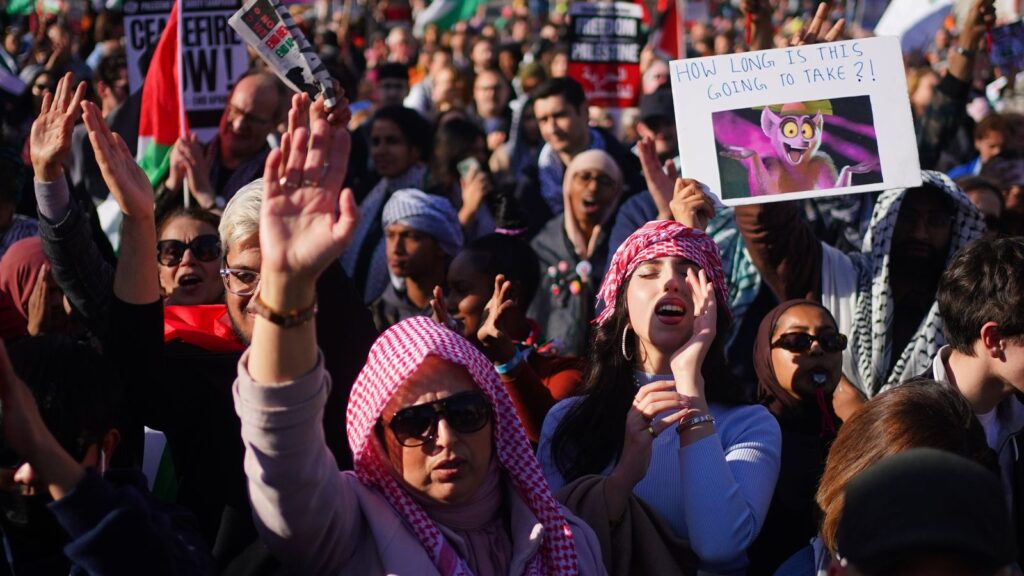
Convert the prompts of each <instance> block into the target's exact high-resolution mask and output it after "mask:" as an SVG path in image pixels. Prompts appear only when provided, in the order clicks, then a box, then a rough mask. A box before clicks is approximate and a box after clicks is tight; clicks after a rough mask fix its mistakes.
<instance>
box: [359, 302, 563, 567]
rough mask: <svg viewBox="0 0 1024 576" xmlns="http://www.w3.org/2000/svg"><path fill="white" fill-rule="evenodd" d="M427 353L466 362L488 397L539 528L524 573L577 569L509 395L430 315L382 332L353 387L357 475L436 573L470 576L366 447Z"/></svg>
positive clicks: (512, 472)
mask: <svg viewBox="0 0 1024 576" xmlns="http://www.w3.org/2000/svg"><path fill="white" fill-rule="evenodd" d="M431 355H432V356H436V357H438V358H441V359H443V360H447V361H449V362H452V363H454V364H458V365H459V366H462V367H464V368H465V369H466V370H467V371H468V372H469V374H470V375H471V376H472V377H473V380H474V381H475V382H476V384H477V386H479V387H480V390H481V391H482V392H483V393H484V394H485V395H486V396H487V398H489V399H490V401H491V406H492V407H493V409H494V444H495V452H496V454H497V457H498V463H499V465H500V466H501V468H503V469H504V470H505V472H506V474H507V476H508V478H509V479H510V480H511V482H512V484H513V486H514V487H515V489H516V492H517V493H518V494H519V496H520V497H522V499H523V501H525V502H526V504H527V506H529V507H530V510H532V511H533V513H534V514H535V515H536V516H537V518H538V519H539V520H540V522H541V524H543V526H544V542H543V544H542V546H541V553H540V554H538V555H537V557H535V558H534V559H533V560H532V561H531V563H530V566H529V569H528V573H529V574H536V575H540V574H576V573H577V572H578V570H577V564H576V545H575V544H574V543H573V536H572V532H571V530H570V528H569V525H568V523H567V522H566V520H565V518H564V517H563V516H562V513H561V511H560V510H559V507H558V504H557V503H556V502H555V498H554V496H552V495H551V489H550V488H549V487H548V484H547V481H546V480H545V479H544V475H543V474H542V473H541V470H540V464H538V463H537V459H536V457H534V455H533V451H532V450H531V449H530V443H529V441H528V440H527V438H526V433H525V432H524V431H523V427H522V424H520V422H519V419H518V418H517V417H516V411H515V408H514V407H513V405H512V400H511V399H510V398H509V396H508V393H507V392H506V391H505V387H504V386H503V385H502V383H501V381H500V380H499V379H498V375H497V373H496V372H495V371H494V367H493V366H492V365H491V363H490V362H489V361H488V360H487V358H486V357H484V355H483V354H481V353H480V352H479V351H478V350H477V349H476V348H474V347H473V345H472V344H470V343H469V342H468V341H467V340H466V339H465V338H463V337H461V336H460V335H458V334H456V333H455V332H452V331H451V330H448V329H447V328H444V327H442V326H441V325H440V324H438V323H436V322H434V321H433V320H431V319H429V318H426V317H414V318H410V319H408V320H405V321H403V322H400V323H398V324H396V325H394V326H393V327H391V328H390V329H389V330H388V331H387V332H384V334H382V335H381V336H380V338H378V339H377V341H376V342H375V343H374V345H373V347H372V348H371V349H370V354H369V357H368V358H367V360H366V366H365V367H363V370H362V372H360V373H359V378H357V379H356V382H355V385H354V386H353V387H352V394H351V397H350V399H349V403H348V413H347V415H348V425H347V428H348V441H349V444H350V445H351V447H352V454H353V456H354V458H355V470H356V474H357V475H358V476H359V479H360V480H362V482H363V483H364V484H366V485H368V486H374V487H376V488H377V489H378V490H380V492H381V494H383V496H384V497H385V498H386V499H387V500H388V502H390V503H391V505H392V506H393V507H394V508H395V510H397V511H398V512H399V514H401V515H402V516H403V517H404V518H405V519H406V522H407V523H408V524H409V526H410V527H411V528H412V529H413V531H414V532H415V533H416V535H417V536H418V537H419V539H420V542H422V543H423V547H424V548H426V550H427V553H428V554H429V555H430V557H431V558H432V559H433V561H434V564H435V565H436V566H437V569H438V571H440V572H441V574H443V575H445V576H449V575H462V574H467V575H468V574H470V571H469V568H468V567H467V566H466V564H465V562H463V561H462V559H461V558H459V556H458V554H457V553H456V552H455V550H454V549H453V548H452V547H451V545H450V544H448V542H447V541H446V540H445V538H444V536H443V535H442V534H441V531H440V530H439V529H438V527H437V525H436V524H435V523H434V521H433V520H431V519H430V517H429V516H427V514H426V512H424V511H423V508H421V507H420V506H419V505H418V504H416V503H415V502H414V501H413V500H412V498H410V497H409V495H408V494H407V493H406V491H405V490H404V489H403V488H402V487H400V486H399V484H398V482H397V481H396V480H395V479H394V478H393V477H392V476H391V474H390V473H389V472H388V468H387V466H388V464H386V463H384V462H382V461H381V459H380V457H379V456H378V452H377V451H376V450H374V449H373V446H372V445H371V442H372V437H371V435H372V434H373V429H374V426H375V424H376V422H377V419H378V418H380V415H381V413H382V412H383V411H384V406H385V405H386V404H387V403H388V401H389V400H390V399H391V397H392V396H393V395H394V394H395V392H396V391H397V390H398V388H399V386H401V385H402V383H403V382H405V381H406V379H408V378H409V376H411V375H412V373H413V372H415V371H416V369H417V368H419V366H420V364H422V362H423V359H424V358H426V357H427V356H431Z"/></svg>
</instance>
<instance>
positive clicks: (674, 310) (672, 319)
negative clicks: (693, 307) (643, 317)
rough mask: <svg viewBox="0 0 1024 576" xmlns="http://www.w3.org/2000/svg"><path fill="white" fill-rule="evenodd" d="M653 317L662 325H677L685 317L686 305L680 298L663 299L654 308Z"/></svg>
mask: <svg viewBox="0 0 1024 576" xmlns="http://www.w3.org/2000/svg"><path fill="white" fill-rule="evenodd" d="M654 315H655V317H657V318H658V320H659V321H660V322H661V323H662V324H668V325H675V324H679V323H680V322H682V321H683V318H685V317H686V303H685V302H683V300H682V299H680V298H675V297H671V298H664V299H662V300H661V301H659V302H658V304H657V306H655V307H654Z"/></svg>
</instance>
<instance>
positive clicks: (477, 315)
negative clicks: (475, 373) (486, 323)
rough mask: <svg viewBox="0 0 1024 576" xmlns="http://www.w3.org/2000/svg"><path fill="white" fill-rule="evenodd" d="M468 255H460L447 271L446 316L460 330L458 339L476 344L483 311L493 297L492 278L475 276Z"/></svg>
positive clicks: (473, 260) (472, 260) (472, 258)
mask: <svg viewBox="0 0 1024 576" xmlns="http://www.w3.org/2000/svg"><path fill="white" fill-rule="evenodd" d="M478 258H480V256H478V255H477V254H474V253H472V252H466V251H463V252H460V253H459V255H458V256H456V257H455V259H454V260H452V263H451V266H449V267H448V294H447V296H446V299H447V306H448V315H449V316H451V317H452V318H453V319H454V320H455V321H456V322H458V323H459V325H460V326H461V327H462V335H463V336H464V337H465V338H466V339H467V340H469V341H470V342H476V341H477V337H476V335H477V332H478V331H479V330H480V326H481V324H482V323H483V314H484V308H485V307H486V306H487V302H488V301H490V299H491V296H492V295H493V293H494V278H491V277H489V276H488V275H487V274H484V273H482V272H479V269H478V268H477V265H476V259H478Z"/></svg>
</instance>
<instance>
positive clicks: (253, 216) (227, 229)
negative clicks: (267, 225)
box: [217, 178, 263, 254]
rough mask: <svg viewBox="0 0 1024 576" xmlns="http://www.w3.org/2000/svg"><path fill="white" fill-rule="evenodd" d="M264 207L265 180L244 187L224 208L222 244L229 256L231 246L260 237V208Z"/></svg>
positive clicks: (221, 223)
mask: <svg viewBox="0 0 1024 576" xmlns="http://www.w3.org/2000/svg"><path fill="white" fill-rule="evenodd" d="M262 205H263V178H257V179H256V180H253V181H252V182H250V183H248V184H246V185H245V186H242V187H241V188H240V189H239V190H238V192H235V195H234V196H232V197H231V200H230V201H228V205H227V206H225V207H224V214H223V215H221V217H220V226H219V227H218V229H217V231H218V232H219V233H220V243H221V244H222V245H223V246H224V253H225V254H227V253H228V251H229V250H230V249H231V246H233V245H237V244H238V243H240V242H245V241H246V240H248V239H250V238H252V237H254V236H258V235H259V233H260V207H261V206H262Z"/></svg>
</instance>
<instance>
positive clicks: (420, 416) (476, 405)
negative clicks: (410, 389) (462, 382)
mask: <svg viewBox="0 0 1024 576" xmlns="http://www.w3.org/2000/svg"><path fill="white" fill-rule="evenodd" d="M441 418H444V419H445V421H446V422H448V425H449V426H451V427H452V428H453V429H454V430H455V431H456V432H459V433H461V434H469V433H471V432H476V431H478V430H481V429H483V427H484V426H486V425H487V423H488V422H490V421H491V403H490V402H489V401H488V400H487V397H486V396H484V395H483V394H481V393H480V392H463V393H461V394H455V395H453V396H449V397H447V398H445V399H443V400H438V401H436V402H427V403H426V404H417V405H415V406H410V407H408V408H403V409H401V410H399V411H398V412H395V415H394V416H393V417H392V418H391V422H388V424H387V426H388V428H390V429H391V431H392V432H394V433H395V438H396V439H397V440H398V443H399V444H401V445H402V446H405V447H407V448H414V447H416V446H422V445H424V444H426V443H427V442H432V441H434V440H435V439H436V438H437V423H438V422H439V421H440V420H441Z"/></svg>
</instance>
